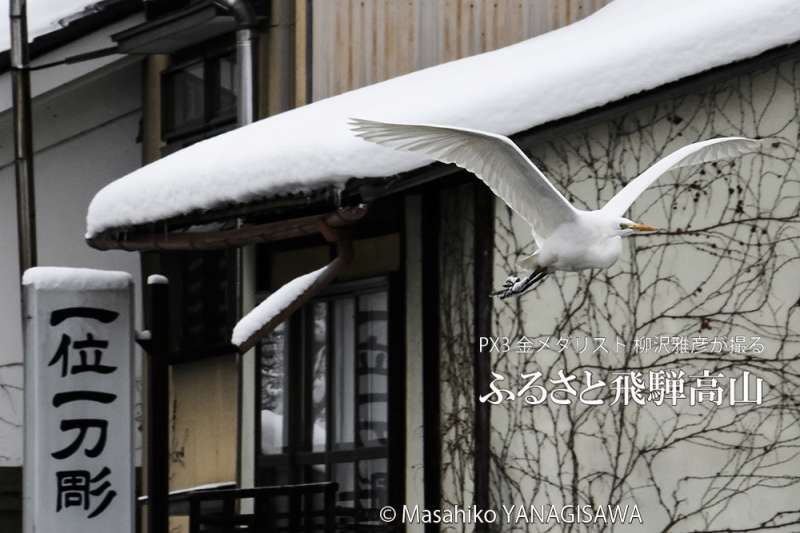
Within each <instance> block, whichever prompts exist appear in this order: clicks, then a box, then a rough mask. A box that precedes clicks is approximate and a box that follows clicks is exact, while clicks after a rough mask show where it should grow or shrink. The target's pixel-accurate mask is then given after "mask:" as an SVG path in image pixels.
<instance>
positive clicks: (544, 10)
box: [311, 0, 610, 100]
mask: <svg viewBox="0 0 800 533" xmlns="http://www.w3.org/2000/svg"><path fill="white" fill-rule="evenodd" d="M609 1H610V0H313V3H312V17H313V19H312V36H311V40H312V45H311V48H312V66H311V73H312V78H311V83H312V98H313V99H314V100H319V99H321V98H325V97H327V96H333V95H335V94H339V93H342V92H345V91H348V90H351V89H355V88H358V87H363V86H364V85H369V84H371V83H375V82H378V81H382V80H385V79H388V78H392V77H394V76H399V75H401V74H405V73H408V72H411V71H414V70H419V69H421V68H425V67H429V66H432V65H436V64H439V63H443V62H445V61H452V60H454V59H459V58H462V57H466V56H469V55H473V54H477V53H481V52H486V51H489V50H494V49H496V48H500V47H503V46H507V45H509V44H513V43H515V42H519V41H522V40H525V39H528V38H530V37H533V36H535V35H539V34H542V33H545V32H547V31H550V30H553V29H556V28H559V27H561V26H565V25H567V24H569V23H572V22H575V21H577V20H579V19H581V18H583V17H585V16H586V15H588V14H590V13H592V12H594V11H596V10H598V9H600V8H601V7H603V6H604V5H606V4H607V3H608V2H609Z"/></svg>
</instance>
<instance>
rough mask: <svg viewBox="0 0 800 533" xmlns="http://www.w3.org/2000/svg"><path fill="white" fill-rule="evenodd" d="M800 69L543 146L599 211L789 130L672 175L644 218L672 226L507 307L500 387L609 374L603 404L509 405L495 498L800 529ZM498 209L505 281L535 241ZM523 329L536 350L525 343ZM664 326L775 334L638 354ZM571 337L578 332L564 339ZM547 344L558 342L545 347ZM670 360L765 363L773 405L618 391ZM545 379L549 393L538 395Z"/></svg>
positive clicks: (496, 363) (662, 521)
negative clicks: (732, 141) (707, 347)
mask: <svg viewBox="0 0 800 533" xmlns="http://www.w3.org/2000/svg"><path fill="white" fill-rule="evenodd" d="M798 65H799V63H797V62H786V63H784V64H782V65H780V67H779V68H768V69H764V70H763V71H760V72H758V73H754V74H747V75H742V76H740V77H738V78H735V79H732V80H730V81H725V82H720V83H718V84H716V85H713V86H707V87H704V88H701V89H700V90H698V91H697V92H695V93H694V94H690V95H688V96H684V97H675V98H671V99H664V100H663V101H660V102H659V103H658V104H655V105H650V106H648V107H646V108H643V109H640V110H637V111H630V112H628V113H626V114H625V115H623V116H619V117H617V118H615V119H613V120H610V121H608V122H604V123H601V124H598V125H596V126H593V127H591V128H588V129H586V130H582V131H576V132H574V133H571V134H569V135H565V136H560V137H556V138H552V139H549V140H546V141H543V142H541V143H539V144H537V145H535V146H533V147H532V150H531V153H532V155H533V156H534V160H536V161H538V162H539V164H540V166H541V168H542V170H543V171H544V172H545V174H547V175H548V176H549V177H550V178H551V179H552V180H553V181H554V182H555V183H556V184H557V187H559V188H560V189H561V190H565V191H567V195H568V197H569V198H570V199H571V200H574V202H575V203H576V205H578V206H579V207H581V208H586V209H595V208H597V207H599V206H600V205H602V204H603V203H604V202H605V201H607V200H608V199H609V198H610V197H611V196H612V195H613V193H614V192H615V191H617V190H619V189H620V188H621V187H622V186H623V185H624V183H625V182H626V181H627V180H630V179H631V178H633V177H635V176H636V175H638V174H639V173H640V172H642V171H643V170H644V169H646V168H647V167H649V166H650V165H651V164H652V163H653V162H654V161H656V160H657V159H660V158H661V157H663V156H664V155H666V154H668V153H670V152H671V151H673V150H675V149H677V148H679V147H681V146H683V145H686V144H689V143H691V142H695V141H698V140H701V139H707V138H711V137H716V136H726V135H745V136H751V137H756V136H759V137H772V138H773V139H772V140H771V142H769V143H766V144H765V145H764V148H763V149H762V150H761V152H759V153H757V154H753V155H747V156H744V157H741V158H739V159H737V160H735V161H732V162H722V163H719V164H706V165H704V166H703V167H701V168H690V169H682V170H680V171H678V172H673V173H671V174H669V175H667V176H664V177H663V178H662V180H661V181H659V183H658V185H657V186H655V187H652V188H651V189H650V190H648V191H647V192H646V193H645V194H644V195H643V196H642V197H641V198H640V199H639V201H638V202H637V203H636V204H634V206H633V209H632V211H631V213H630V214H629V215H627V216H629V218H631V219H632V220H635V221H638V222H644V223H647V224H652V225H655V226H657V227H661V228H665V229H666V232H664V233H660V234H656V235H652V236H646V237H637V238H629V239H626V241H625V242H624V252H623V256H622V257H621V259H620V261H619V262H618V263H617V264H616V265H614V266H613V267H612V268H610V269H609V270H608V271H592V272H582V273H566V274H557V275H555V276H551V277H549V278H548V279H547V280H546V281H545V282H544V283H543V284H542V285H541V286H540V287H539V288H538V289H536V290H535V291H534V292H532V293H529V294H527V295H525V296H523V297H522V298H521V299H519V300H518V299H516V298H514V299H509V300H506V301H503V302H502V303H499V305H496V307H495V311H496V318H495V324H496V331H495V332H494V334H495V335H505V336H508V337H509V338H510V339H512V344H511V346H512V351H511V352H509V353H506V354H502V355H498V354H495V357H494V358H493V363H492V366H493V369H494V370H495V371H497V372H500V373H501V374H502V375H504V376H505V377H506V380H505V381H502V382H498V386H499V387H500V388H509V389H511V390H512V391H513V390H519V388H521V387H522V386H523V385H525V384H526V383H527V381H526V380H524V379H522V378H521V377H520V374H521V373H523V372H541V373H542V374H543V375H542V377H541V378H540V379H539V381H538V382H537V385H538V384H544V385H545V386H546V388H548V389H550V390H551V391H552V390H554V389H556V388H559V387H560V388H563V385H557V384H555V383H554V382H547V380H548V379H558V371H559V370H563V371H564V372H565V373H566V374H567V375H569V374H574V375H576V376H577V377H578V380H577V381H576V382H574V383H573V385H574V386H575V388H576V389H577V390H578V391H580V390H581V388H582V387H583V386H585V385H586V380H585V375H584V371H586V370H589V371H591V372H592V373H593V377H594V379H595V380H598V379H599V380H602V381H604V382H606V383H607V387H606V389H605V394H606V395H605V396H603V398H604V400H605V405H599V406H587V405H582V404H580V402H578V401H577V399H573V400H572V405H570V406H564V405H558V404H556V403H553V402H552V401H545V402H544V403H542V404H539V405H528V404H526V403H525V401H524V400H523V399H522V398H518V399H516V400H514V401H507V402H504V403H502V404H500V405H493V406H492V416H491V420H492V453H493V455H494V457H492V465H494V466H493V469H492V474H491V475H492V484H491V487H490V491H491V498H492V503H493V504H494V505H495V506H497V507H499V506H500V505H503V504H507V505H510V504H518V505H519V504H525V505H530V504H534V505H537V506H538V505H548V504H552V505H556V506H558V505H562V504H591V505H605V504H609V503H612V504H613V503H621V504H633V503H636V504H638V505H639V508H640V511H641V516H642V518H643V520H644V524H645V525H644V527H642V526H641V525H639V523H638V521H637V522H635V523H634V524H633V525H631V526H627V527H623V526H613V527H611V526H609V527H608V528H607V529H606V530H608V531H644V530H646V531H675V532H678V531H699V530H715V531H717V530H727V529H726V528H733V529H736V530H746V529H747V530H750V529H748V528H753V529H752V530H753V531H762V530H763V531H766V530H767V529H768V528H767V527H766V524H771V525H774V524H789V525H787V526H786V527H783V528H781V527H775V528H774V530H777V531H796V530H797V521H796V517H795V516H794V515H793V514H792V513H793V512H794V511H795V510H796V507H797V506H796V502H797V496H798V494H800V485H798V482H799V481H800V456H798V454H797V449H798V445H800V431H798V428H797V425H796V422H797V419H798V409H797V401H796V398H797V395H798V388H797V387H798V385H797V380H796V377H795V376H796V375H797V372H798V371H800V356H798V353H800V321H799V320H800V319H799V318H798V313H797V305H798V301H799V300H798V299H799V298H800V286H798V283H797V280H798V274H800V262H798V261H799V260H798V253H797V250H798V246H800V217H798V214H799V212H798V207H797V206H798V197H800V196H799V195H800V161H798V157H800V156H799V155H798V148H797V147H798V135H799V134H798V116H800V105H799V104H798V102H800V98H798V96H800V93H799V92H798V87H800V84H798ZM497 212H498V218H497V224H496V232H497V233H496V241H495V243H496V253H495V258H496V266H495V271H494V279H495V284H496V285H500V284H501V283H502V281H503V280H504V279H505V276H506V275H508V274H509V273H513V272H519V270H518V268H517V267H516V263H517V261H518V260H519V259H520V258H522V257H524V256H525V255H528V254H530V253H532V252H533V250H534V249H535V248H534V243H533V239H532V237H531V234H530V230H529V229H528V228H527V227H526V225H525V224H524V223H523V222H522V221H521V220H520V219H519V218H518V217H516V216H515V215H512V214H511V213H510V212H509V211H508V210H507V209H506V207H505V206H504V205H502V204H501V203H499V204H498V210H497ZM521 335H526V336H528V337H529V338H530V339H531V345H530V346H528V347H526V346H525V345H521V344H516V343H514V342H513V341H514V340H519V339H520V338H521V337H520V336H521ZM663 335H668V336H670V337H672V336H682V337H686V338H688V339H693V338H697V337H706V338H713V337H715V336H719V337H724V338H728V339H729V338H731V337H734V336H743V337H746V338H747V339H748V343H749V341H750V340H751V339H752V338H753V337H760V342H761V343H763V344H764V346H765V350H764V352H763V353H761V354H756V353H753V352H752V351H750V352H748V353H743V354H742V353H739V354H720V353H705V354H704V353H694V354H683V353H677V354H676V353H671V354H670V353H665V352H660V353H654V352H653V351H647V352H643V351H639V352H637V351H635V350H633V339H635V338H648V337H650V338H652V337H658V336H663ZM587 337H588V338H589V339H590V340H589V343H590V344H589V347H588V349H587V348H584V347H583V346H584V342H585V339H586V338H587ZM595 337H603V338H605V339H606V341H605V348H606V349H607V350H608V351H607V352H606V351H596V350H595V348H596V346H597V343H598V341H596V340H595V339H594V338H595ZM561 339H566V341H567V343H569V345H568V346H566V348H565V349H564V350H563V351H561V350H560V345H559V344H558V342H559V341H560V340H561ZM618 340H619V341H620V342H622V343H623V345H622V346H621V347H618V346H617V341H618ZM542 342H548V343H549V348H544V349H542V350H539V348H540V347H542V344H541V343H542ZM667 369H675V370H682V371H685V373H686V383H687V385H688V384H689V383H694V380H692V379H691V377H690V376H696V375H698V374H700V373H702V370H704V369H708V370H709V371H711V372H712V374H714V375H716V374H718V373H722V374H723V375H724V376H725V379H724V380H721V382H722V383H723V384H724V385H725V387H726V388H727V383H728V382H727V378H730V377H738V378H741V376H742V375H743V372H744V371H746V370H747V371H750V372H752V373H753V374H754V375H756V376H759V377H761V378H763V379H764V380H765V389H764V401H763V404H762V405H760V406H755V405H737V406H735V407H728V406H727V391H726V396H725V402H724V403H723V405H722V406H720V407H717V406H716V405H714V404H709V403H704V404H701V406H697V407H690V406H689V399H688V398H687V399H686V400H681V401H680V402H679V405H678V407H676V408H673V407H672V406H670V405H661V406H656V405H652V403H649V404H648V405H647V406H645V407H640V406H638V405H636V404H632V403H631V404H630V405H628V406H626V407H623V406H621V405H619V404H618V405H615V406H613V407H612V406H610V405H609V403H610V402H611V401H613V399H614V394H613V388H612V385H611V382H612V380H614V379H615V378H616V377H617V376H618V374H617V372H626V371H629V370H639V371H641V372H643V373H644V374H645V376H646V375H647V373H648V372H649V371H650V370H654V371H658V370H667ZM484 379H491V377H490V376H485V377H484ZM543 382H544V383H543ZM647 386H648V387H649V385H647ZM515 387H516V388H515ZM532 392H533V393H534V394H535V395H536V396H538V394H539V393H538V390H537V389H534V390H531V391H529V392H527V393H526V394H531V393H532ZM686 394H687V395H689V391H688V389H687V390H686ZM564 397H565V394H564V393H561V394H560V396H558V398H561V399H563V398H564ZM594 397H595V394H591V395H590V398H594ZM780 511H791V513H790V514H778V513H780ZM762 524H764V525H762ZM771 525H770V528H769V530H770V531H772V530H773V528H772V526H771ZM551 526H552V524H551ZM567 527H569V530H570V531H589V530H592V531H594V530H596V529H591V528H590V526H589V525H581V524H573V525H572V526H554V527H553V530H567ZM759 528H763V529H759ZM503 530H504V531H506V530H508V531H540V530H542V531H543V530H545V526H543V525H533V524H524V523H521V524H518V525H517V526H516V528H513V527H509V528H507V529H505V528H504V529H503Z"/></svg>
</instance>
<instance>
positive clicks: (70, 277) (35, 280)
mask: <svg viewBox="0 0 800 533" xmlns="http://www.w3.org/2000/svg"><path fill="white" fill-rule="evenodd" d="M131 283H133V277H132V276H131V275H130V274H128V273H127V272H118V271H114V270H94V269H92V268H70V267H33V268H29V269H28V270H26V271H25V274H23V275H22V284H23V285H33V286H34V287H36V288H37V289H40V290H63V291H92V290H95V291H101V290H114V289H125V288H127V287H129V286H130V285H131Z"/></svg>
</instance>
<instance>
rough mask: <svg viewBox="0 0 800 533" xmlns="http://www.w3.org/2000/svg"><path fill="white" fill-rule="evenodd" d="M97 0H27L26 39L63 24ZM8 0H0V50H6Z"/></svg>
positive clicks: (8, 29) (8, 37)
mask: <svg viewBox="0 0 800 533" xmlns="http://www.w3.org/2000/svg"><path fill="white" fill-rule="evenodd" d="M97 3H99V2H98V0H28V2H27V15H28V40H29V41H32V40H33V39H35V38H36V37H39V36H40V35H44V34H46V33H50V32H51V31H55V30H57V29H60V28H62V27H63V26H65V25H66V24H67V23H68V22H69V21H70V20H72V19H74V18H75V17H76V16H78V15H79V14H80V13H82V12H83V11H84V10H85V9H87V8H89V9H91V6H92V5H94V4H97ZM9 4H10V2H9V0H0V50H8V49H9V46H10V42H11V29H10V27H9V20H8V7H9Z"/></svg>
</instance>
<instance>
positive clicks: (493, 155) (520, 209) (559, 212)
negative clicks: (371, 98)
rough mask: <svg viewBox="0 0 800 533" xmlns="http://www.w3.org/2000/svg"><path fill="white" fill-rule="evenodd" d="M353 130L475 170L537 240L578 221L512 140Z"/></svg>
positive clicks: (431, 128)
mask: <svg viewBox="0 0 800 533" xmlns="http://www.w3.org/2000/svg"><path fill="white" fill-rule="evenodd" d="M350 126H351V128H352V130H353V132H355V134H356V135H358V136H359V137H361V138H362V139H365V140H367V141H370V142H373V143H376V144H381V145H385V146H390V147H392V148H396V149H399V150H406V151H409V152H420V153H422V154H425V155H427V156H429V157H431V158H432V159H436V160H438V161H442V162H444V163H455V164H456V165H458V166H459V167H461V168H464V169H466V170H469V171H470V172H472V173H473V174H475V175H476V176H478V177H479V178H480V179H481V180H483V182H484V183H486V185H488V186H489V188H490V189H491V190H492V192H493V193H494V194H496V195H497V196H498V197H500V199H501V200H503V201H504V202H505V203H506V205H508V206H509V207H510V208H511V209H513V210H514V211H516V212H517V213H518V214H519V215H520V216H521V217H522V218H523V219H525V221H526V222H528V223H529V224H530V225H531V226H533V229H534V236H535V237H536V238H537V240H539V239H541V238H546V237H547V236H549V235H550V234H551V233H552V232H553V231H554V230H555V228H557V227H558V226H559V225H560V224H563V223H565V222H571V221H574V220H575V216H576V210H575V208H573V207H572V205H570V203H569V202H568V201H567V200H566V198H564V196H562V195H561V193H560V192H558V190H556V188H555V187H553V185H552V184H551V183H550V182H549V181H548V180H547V178H545V176H544V174H542V172H541V171H540V170H539V169H538V168H536V166H535V165H534V164H533V163H532V162H531V160H530V159H528V157H527V156H526V155H525V154H524V153H523V152H522V150H520V149H519V147H517V145H516V144H514V143H513V142H512V141H511V139H509V138H508V137H504V136H502V135H496V134H493V133H487V132H483V131H477V130H470V129H465V128H451V127H448V126H435V125H427V124H390V123H385V122H374V121H371V120H362V119H350Z"/></svg>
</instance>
